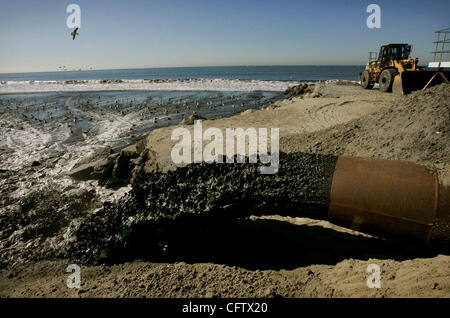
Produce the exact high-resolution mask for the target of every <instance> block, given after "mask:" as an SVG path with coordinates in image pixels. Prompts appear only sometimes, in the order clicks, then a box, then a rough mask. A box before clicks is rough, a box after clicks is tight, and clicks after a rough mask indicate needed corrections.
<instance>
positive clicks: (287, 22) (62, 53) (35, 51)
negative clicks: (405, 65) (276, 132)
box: [0, 0, 450, 73]
mask: <svg viewBox="0 0 450 318" xmlns="http://www.w3.org/2000/svg"><path fill="white" fill-rule="evenodd" d="M71 3H76V4H78V5H79V6H80V8H81V28H80V29H79V36H78V37H77V38H76V39H75V40H72V38H71V36H70V32H71V31H72V30H71V29H69V28H68V27H67V25H66V20H67V17H68V16H69V13H67V12H66V8H67V6H68V5H69V4H71ZM371 3H374V4H378V5H379V6H380V8H381V28H380V29H369V28H368V27H367V25H366V20H367V17H368V16H369V15H370V13H367V12H366V8H367V6H368V5H369V4H371ZM449 12H450V1H448V0H431V1H425V0H421V1H416V0H409V1H404V0H397V1H393V0H391V1H384V0H383V1H381V0H371V1H364V0H341V1H340V0H329V1H326V0H308V1H302V0H296V1H294V0H276V1H275V0H273V1H268V0H145V1H138V0H129V1H113V0H110V1H97V0H70V1H64V0H39V1H35V0H29V1H22V0H0V73H14V72H40V71H56V70H58V67H60V66H66V67H67V69H79V68H81V69H89V68H91V67H92V68H93V69H111V68H134V67H177V66H215V65H221V66H222V65H362V64H365V62H366V61H367V57H368V52H369V51H378V50H379V47H380V45H381V44H383V43H394V42H397V43H398V42H400V43H409V44H412V45H413V53H412V54H413V55H414V57H419V60H420V61H421V64H425V63H427V62H428V61H430V60H432V59H433V55H432V54H431V53H430V52H431V51H433V49H434V47H433V43H432V42H433V41H435V40H436V34H435V33H434V31H436V30H439V29H444V28H447V27H450V17H449V15H448V13H449Z"/></svg>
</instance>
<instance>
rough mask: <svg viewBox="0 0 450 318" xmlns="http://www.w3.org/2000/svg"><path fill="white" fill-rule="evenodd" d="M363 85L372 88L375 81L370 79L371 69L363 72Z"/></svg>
mask: <svg viewBox="0 0 450 318" xmlns="http://www.w3.org/2000/svg"><path fill="white" fill-rule="evenodd" d="M361 86H362V87H363V88H365V89H372V87H373V82H371V81H370V74H369V71H367V70H366V71H364V72H362V74H361Z"/></svg>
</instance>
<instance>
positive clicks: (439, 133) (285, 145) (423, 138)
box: [280, 84, 450, 163]
mask: <svg viewBox="0 0 450 318" xmlns="http://www.w3.org/2000/svg"><path fill="white" fill-rule="evenodd" d="M280 143H281V149H283V150H284V151H287V152H289V151H302V152H313V153H327V154H335V155H344V154H345V155H352V156H364V157H375V158H385V159H398V160H409V161H416V162H429V163H450V85H448V84H442V85H439V86H436V87H433V88H431V89H428V90H426V91H423V92H422V91H416V92H413V93H412V94H411V95H408V96H407V97H405V98H403V99H401V100H398V101H395V102H394V103H392V104H391V105H389V107H383V108H381V109H379V110H378V111H376V112H374V113H371V114H368V115H366V116H363V117H361V118H357V119H354V120H351V121H350V122H347V123H343V124H339V125H336V126H333V127H330V128H327V129H324V130H320V131H318V132H312V133H307V134H297V135H291V136H286V137H284V138H283V137H282V138H281V141H280Z"/></svg>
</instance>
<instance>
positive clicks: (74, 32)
mask: <svg viewBox="0 0 450 318" xmlns="http://www.w3.org/2000/svg"><path fill="white" fill-rule="evenodd" d="M70 35H71V36H72V40H75V37H76V36H77V35H78V27H76V28H75V30H73V32H72V33H70Z"/></svg>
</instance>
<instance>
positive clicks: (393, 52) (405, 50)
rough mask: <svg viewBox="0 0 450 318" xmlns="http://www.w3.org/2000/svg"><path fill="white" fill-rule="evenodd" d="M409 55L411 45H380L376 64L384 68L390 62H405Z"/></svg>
mask: <svg viewBox="0 0 450 318" xmlns="http://www.w3.org/2000/svg"><path fill="white" fill-rule="evenodd" d="M410 53H411V45H408V44H385V45H382V46H381V48H380V53H379V54H378V64H379V66H380V67H386V66H389V64H390V61H392V60H397V61H399V60H407V59H408V58H409V54H410Z"/></svg>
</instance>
